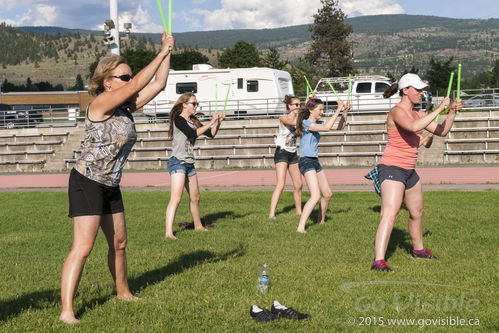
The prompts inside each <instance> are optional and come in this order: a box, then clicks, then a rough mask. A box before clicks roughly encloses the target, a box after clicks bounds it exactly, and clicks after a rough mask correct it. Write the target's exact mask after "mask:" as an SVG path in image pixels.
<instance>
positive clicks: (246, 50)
mask: <svg viewBox="0 0 499 333" xmlns="http://www.w3.org/2000/svg"><path fill="white" fill-rule="evenodd" d="M218 64H219V67H221V68H229V67H230V68H247V67H258V66H260V65H261V60H260V54H259V53H258V51H257V49H256V47H255V45H253V44H250V43H247V42H245V41H243V40H240V41H237V42H236V43H235V44H234V48H233V49H226V50H225V51H224V53H223V54H222V55H221V56H220V57H219V58H218Z"/></svg>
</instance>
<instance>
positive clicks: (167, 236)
mask: <svg viewBox="0 0 499 333" xmlns="http://www.w3.org/2000/svg"><path fill="white" fill-rule="evenodd" d="M165 238H170V239H177V237H175V236H174V235H173V234H171V235H165Z"/></svg>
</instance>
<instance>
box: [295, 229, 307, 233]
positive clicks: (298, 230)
mask: <svg viewBox="0 0 499 333" xmlns="http://www.w3.org/2000/svg"><path fill="white" fill-rule="evenodd" d="M296 232H299V233H302V234H306V233H307V232H306V231H305V229H303V230H300V229H296Z"/></svg>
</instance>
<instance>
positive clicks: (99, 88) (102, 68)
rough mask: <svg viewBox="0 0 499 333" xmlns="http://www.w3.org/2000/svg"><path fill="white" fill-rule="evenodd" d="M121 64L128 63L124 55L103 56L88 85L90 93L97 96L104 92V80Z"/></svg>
mask: <svg viewBox="0 0 499 333" xmlns="http://www.w3.org/2000/svg"><path fill="white" fill-rule="evenodd" d="M121 64H126V59H125V58H123V57H122V56H119V55H116V54H111V55H108V56H105V57H104V58H102V59H101V60H100V61H99V63H98V64H97V67H96V68H95V71H94V75H93V76H92V79H91V80H90V85H89V86H88V93H89V94H90V95H92V96H97V95H99V94H100V93H101V92H104V80H105V79H106V78H108V77H109V76H110V75H111V73H112V72H113V71H114V70H115V69H116V67H118V66H119V65H121Z"/></svg>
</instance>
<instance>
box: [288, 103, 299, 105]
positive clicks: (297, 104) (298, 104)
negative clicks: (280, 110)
mask: <svg viewBox="0 0 499 333" xmlns="http://www.w3.org/2000/svg"><path fill="white" fill-rule="evenodd" d="M289 105H294V106H300V103H292V104H289Z"/></svg>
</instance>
